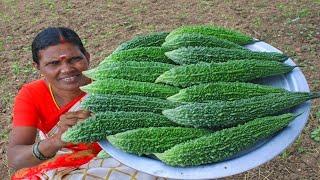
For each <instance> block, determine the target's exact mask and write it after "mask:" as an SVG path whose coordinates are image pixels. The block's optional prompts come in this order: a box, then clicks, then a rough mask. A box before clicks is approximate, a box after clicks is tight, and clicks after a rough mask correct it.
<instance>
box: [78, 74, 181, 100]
mask: <svg viewBox="0 0 320 180" xmlns="http://www.w3.org/2000/svg"><path fill="white" fill-rule="evenodd" d="M80 89H81V90H82V91H84V92H87V93H89V94H120V95H140V96H147V97H158V98H167V97H169V96H172V95H174V94H176V93H178V92H179V88H177V87H173V86H168V85H162V84H155V83H149V82H138V81H129V80H124V79H111V78H107V79H104V80H98V81H93V82H92V83H91V84H88V85H86V86H82V87H80Z"/></svg>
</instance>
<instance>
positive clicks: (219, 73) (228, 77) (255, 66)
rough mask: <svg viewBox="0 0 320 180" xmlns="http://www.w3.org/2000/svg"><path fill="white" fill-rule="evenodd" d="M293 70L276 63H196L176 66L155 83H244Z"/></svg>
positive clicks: (190, 84) (250, 61) (292, 67)
mask: <svg viewBox="0 0 320 180" xmlns="http://www.w3.org/2000/svg"><path fill="white" fill-rule="evenodd" d="M294 68H295V67H294V66H289V65H286V64H284V63H280V62H276V61H268V62H263V61H256V60H247V61H244V60H239V61H228V62H224V63H198V64H189V65H183V66H176V67H174V68H172V69H170V70H169V71H166V72H164V73H163V74H162V75H160V76H159V77H158V78H157V79H156V81H155V82H156V83H165V84H168V85H173V86H179V87H189V86H192V85H196V84H202V83H210V82H236V81H238V82H246V81H250V80H254V79H257V78H263V77H268V76H274V75H280V74H285V73H288V72H290V71H291V70H292V69H294Z"/></svg>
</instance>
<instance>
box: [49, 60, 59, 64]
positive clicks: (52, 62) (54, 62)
mask: <svg viewBox="0 0 320 180" xmlns="http://www.w3.org/2000/svg"><path fill="white" fill-rule="evenodd" d="M59 63H60V62H59V61H51V62H49V63H48V65H58V64H59Z"/></svg>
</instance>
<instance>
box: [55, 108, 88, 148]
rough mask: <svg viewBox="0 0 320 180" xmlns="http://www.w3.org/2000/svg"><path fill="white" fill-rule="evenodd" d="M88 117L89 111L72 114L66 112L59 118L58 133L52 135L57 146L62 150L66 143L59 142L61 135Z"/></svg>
mask: <svg viewBox="0 0 320 180" xmlns="http://www.w3.org/2000/svg"><path fill="white" fill-rule="evenodd" d="M89 116H90V111H85V110H80V111H74V112H67V113H65V114H63V115H61V116H60V120H59V122H58V124H57V126H58V132H57V133H56V134H55V135H54V139H55V141H56V143H57V145H58V146H59V147H60V148H62V147H64V146H65V145H66V144H67V143H66V142H63V141H62V140H61V135H62V134H63V133H64V132H65V131H66V130H67V129H68V128H70V127H72V126H74V125H75V124H76V123H77V122H79V121H83V120H85V119H86V118H88V117H89Z"/></svg>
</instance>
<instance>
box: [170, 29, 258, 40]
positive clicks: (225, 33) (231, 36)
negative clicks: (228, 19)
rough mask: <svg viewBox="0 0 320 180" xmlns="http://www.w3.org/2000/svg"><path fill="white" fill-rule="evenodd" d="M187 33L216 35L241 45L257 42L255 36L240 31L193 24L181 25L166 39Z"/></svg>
mask: <svg viewBox="0 0 320 180" xmlns="http://www.w3.org/2000/svg"><path fill="white" fill-rule="evenodd" d="M187 33H197V34H202V35H208V36H214V37H217V38H221V39H225V40H228V41H231V42H234V43H236V44H239V45H245V44H250V43H253V42H255V40H254V39H253V38H251V37H250V36H248V35H245V34H243V33H241V32H239V31H236V30H232V29H227V28H224V27H219V26H212V25H193V26H182V27H179V28H177V29H174V30H173V31H171V32H170V34H169V35H168V36H167V37H166V41H169V40H170V39H171V38H174V37H175V36H177V35H180V34H187Z"/></svg>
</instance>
